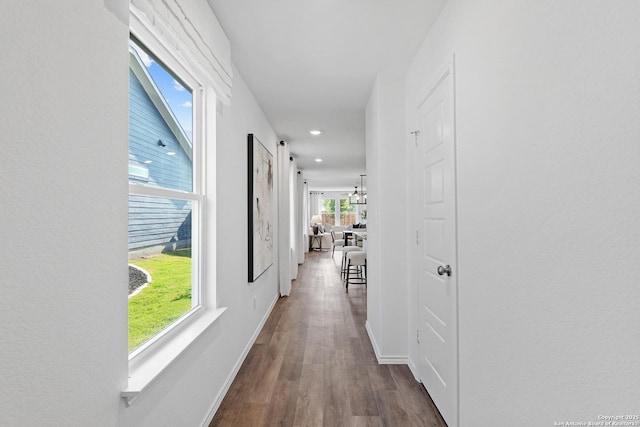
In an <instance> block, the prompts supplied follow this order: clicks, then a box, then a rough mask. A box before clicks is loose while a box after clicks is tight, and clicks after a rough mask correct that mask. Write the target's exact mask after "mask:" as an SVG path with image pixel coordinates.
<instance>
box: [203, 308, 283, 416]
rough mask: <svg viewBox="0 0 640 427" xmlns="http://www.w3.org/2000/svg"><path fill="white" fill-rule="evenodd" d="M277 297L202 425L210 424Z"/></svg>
mask: <svg viewBox="0 0 640 427" xmlns="http://www.w3.org/2000/svg"><path fill="white" fill-rule="evenodd" d="M278 299H280V298H279V296H278V295H276V297H275V298H274V299H273V301H272V302H271V306H270V307H269V309H268V310H267V312H266V313H265V315H264V316H263V317H262V320H261V321H260V324H259V325H258V327H257V328H256V330H255V331H254V332H253V335H252V336H251V339H249V342H248V343H247V345H246V346H245V348H244V350H243V351H242V354H241V355H240V357H239V358H238V361H237V362H236V364H235V366H234V367H233V370H232V371H231V373H230V374H229V376H228V377H227V381H226V382H225V384H224V386H223V387H222V390H220V393H218V396H216V399H215V400H214V402H213V405H212V406H211V409H209V412H208V413H207V415H206V416H205V418H204V420H202V427H207V426H208V425H209V424H211V421H212V420H213V417H214V416H215V415H216V412H217V411H218V408H219V407H220V405H221V404H222V401H223V400H224V398H225V396H226V395H227V392H228V391H229V388H230V387H231V384H233V381H234V380H235V379H236V376H237V375H238V372H239V371H240V368H241V367H242V364H243V363H244V361H245V359H246V358H247V356H248V355H249V351H251V347H253V344H254V343H255V342H256V340H257V339H258V335H260V332H262V328H264V325H265V323H267V320H268V319H269V316H270V315H271V312H272V311H273V308H274V307H275V306H276V303H277V302H278Z"/></svg>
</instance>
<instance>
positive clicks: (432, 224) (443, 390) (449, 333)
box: [414, 67, 458, 427]
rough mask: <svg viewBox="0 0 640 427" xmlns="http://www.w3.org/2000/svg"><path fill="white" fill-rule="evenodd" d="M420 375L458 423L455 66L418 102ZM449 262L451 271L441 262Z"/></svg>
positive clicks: (452, 425) (445, 412)
mask: <svg viewBox="0 0 640 427" xmlns="http://www.w3.org/2000/svg"><path fill="white" fill-rule="evenodd" d="M417 110H418V118H419V128H418V131H419V133H418V139H417V147H416V156H415V157H414V158H415V162H416V165H415V168H416V169H415V170H416V171H417V176H418V177H421V179H418V191H417V194H418V196H419V197H418V201H417V213H418V215H419V218H418V220H417V226H418V235H419V236H420V238H419V240H418V251H417V254H418V284H417V287H418V296H417V297H418V316H419V326H418V327H419V331H418V336H419V342H420V344H419V351H420V362H419V366H418V370H419V374H420V377H421V380H422V382H423V384H424V385H425V388H426V389H427V391H428V392H429V394H430V395H431V397H432V398H433V401H434V402H435V404H436V406H437V407H438V409H439V411H440V413H441V414H442V416H443V417H444V419H445V421H446V422H447V424H448V425H449V427H455V426H457V424H458V420H457V418H458V415H457V414H458V390H457V387H458V347H457V342H458V335H457V333H458V331H457V263H456V252H457V250H456V244H457V243H456V242H457V240H456V239H457V237H456V206H455V202H456V195H455V146H454V144H455V140H454V129H453V124H454V120H453V114H454V112H453V75H452V73H451V67H450V68H449V69H448V70H447V72H446V73H445V75H444V76H443V77H442V78H441V79H440V81H439V83H438V84H437V85H436V86H435V87H434V89H433V90H432V91H431V92H430V94H429V95H428V96H427V97H426V99H425V100H424V102H422V103H421V104H419V105H418V106H417ZM445 266H450V267H451V275H450V276H449V275H447V274H446V273H443V274H442V275H441V274H439V273H438V267H445Z"/></svg>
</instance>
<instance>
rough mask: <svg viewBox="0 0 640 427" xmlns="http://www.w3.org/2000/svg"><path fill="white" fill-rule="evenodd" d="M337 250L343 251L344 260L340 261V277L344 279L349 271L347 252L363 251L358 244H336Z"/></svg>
mask: <svg viewBox="0 0 640 427" xmlns="http://www.w3.org/2000/svg"><path fill="white" fill-rule="evenodd" d="M336 250H337V251H341V252H342V261H341V263H340V278H341V279H343V280H344V278H345V273H346V272H347V254H349V253H351V252H362V248H360V247H358V246H336Z"/></svg>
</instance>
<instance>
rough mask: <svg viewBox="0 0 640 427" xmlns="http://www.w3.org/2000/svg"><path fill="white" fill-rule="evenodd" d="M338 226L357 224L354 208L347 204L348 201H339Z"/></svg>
mask: <svg viewBox="0 0 640 427" xmlns="http://www.w3.org/2000/svg"><path fill="white" fill-rule="evenodd" d="M339 202H340V225H352V224H357V223H358V221H357V218H356V207H355V205H352V204H350V203H349V199H340V200H339Z"/></svg>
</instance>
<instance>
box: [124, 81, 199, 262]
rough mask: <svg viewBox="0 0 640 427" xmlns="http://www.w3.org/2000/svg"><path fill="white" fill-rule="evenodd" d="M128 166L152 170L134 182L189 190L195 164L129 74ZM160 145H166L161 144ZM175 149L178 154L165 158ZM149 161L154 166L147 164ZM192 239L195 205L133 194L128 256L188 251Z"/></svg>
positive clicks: (132, 178) (140, 86) (131, 178)
mask: <svg viewBox="0 0 640 427" xmlns="http://www.w3.org/2000/svg"><path fill="white" fill-rule="evenodd" d="M129 105H130V107H129V165H134V166H136V167H140V168H144V169H146V170H148V172H149V177H148V179H146V178H143V177H138V176H134V175H132V174H131V173H130V175H129V180H130V181H131V182H141V183H144V184H150V185H157V186H161V187H168V188H172V189H179V190H185V191H191V182H192V179H191V176H192V174H193V172H192V166H191V161H190V159H189V157H188V155H187V153H185V151H184V149H183V148H182V146H181V145H180V144H179V143H178V140H177V139H176V137H175V135H174V134H173V132H172V131H171V129H170V128H169V126H167V123H166V122H165V121H164V119H163V117H162V115H161V114H160V112H159V111H158V109H157V108H156V107H155V105H154V104H153V102H152V101H151V99H150V98H149V96H148V95H147V93H146V91H145V89H144V88H143V86H142V84H141V83H140V80H138V78H137V77H136V75H135V74H134V72H133V71H132V70H129ZM159 140H160V141H162V143H163V144H164V145H165V146H164V147H162V146H160V145H158V141H159ZM170 151H173V152H175V153H176V154H175V155H174V156H169V155H167V152H170ZM147 160H151V163H149V164H145V163H144V162H145V161H147ZM190 241H191V203H188V202H185V201H182V200H170V199H159V198H150V197H142V196H130V204H129V251H130V253H129V257H130V258H131V257H132V256H137V255H139V254H141V253H153V252H155V253H158V252H161V251H163V250H174V249H176V248H178V247H184V246H186V245H188V244H189V243H190Z"/></svg>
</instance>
